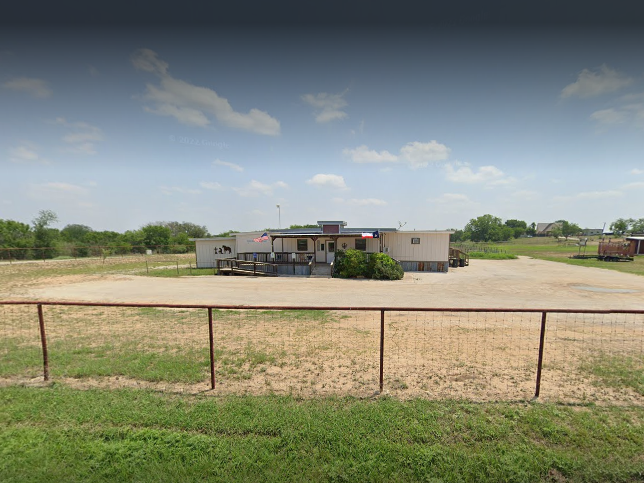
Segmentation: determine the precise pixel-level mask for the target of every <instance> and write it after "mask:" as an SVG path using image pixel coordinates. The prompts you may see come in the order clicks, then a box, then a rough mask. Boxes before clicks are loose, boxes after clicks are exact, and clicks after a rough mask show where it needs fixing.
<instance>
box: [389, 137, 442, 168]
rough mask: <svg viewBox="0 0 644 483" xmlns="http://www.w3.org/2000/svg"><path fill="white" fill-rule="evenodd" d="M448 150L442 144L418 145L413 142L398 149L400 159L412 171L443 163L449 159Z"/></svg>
mask: <svg viewBox="0 0 644 483" xmlns="http://www.w3.org/2000/svg"><path fill="white" fill-rule="evenodd" d="M449 152H450V149H449V148H448V147H447V146H445V145H444V144H440V143H438V142H436V141H430V142H428V143H420V142H418V141H414V142H411V143H407V144H406V145H405V146H403V147H402V148H401V149H400V157H401V158H402V159H403V160H405V161H406V162H407V163H408V164H409V166H410V167H411V168H412V169H416V168H424V167H425V166H427V165H428V164H429V163H435V162H436V161H444V160H446V159H447V158H448V157H449Z"/></svg>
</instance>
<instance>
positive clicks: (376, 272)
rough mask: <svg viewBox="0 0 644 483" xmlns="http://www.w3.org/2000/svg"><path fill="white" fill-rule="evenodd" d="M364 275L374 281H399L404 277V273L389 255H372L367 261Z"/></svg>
mask: <svg viewBox="0 0 644 483" xmlns="http://www.w3.org/2000/svg"><path fill="white" fill-rule="evenodd" d="M366 275H367V277H368V278H373V279H375V280H401V279H402V278H403V277H404V276H405V272H404V271H403V269H402V267H401V266H400V265H399V264H398V263H397V262H396V261H395V260H394V259H393V258H391V257H390V256H389V255H387V254H385V253H374V254H372V255H371V258H370V259H369V264H368V266H367V274H366Z"/></svg>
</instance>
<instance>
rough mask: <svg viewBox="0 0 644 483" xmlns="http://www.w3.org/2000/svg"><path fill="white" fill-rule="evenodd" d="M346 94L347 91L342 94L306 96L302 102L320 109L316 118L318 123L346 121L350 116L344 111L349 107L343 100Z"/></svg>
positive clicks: (322, 93)
mask: <svg viewBox="0 0 644 483" xmlns="http://www.w3.org/2000/svg"><path fill="white" fill-rule="evenodd" d="M346 93H347V91H344V92H343V93H341V94H328V93H326V92H320V93H319V94H315V95H314V94H304V95H303V96H302V100H303V101H304V102H306V103H307V104H309V105H311V106H313V107H314V108H316V109H318V111H317V112H316V116H315V120H316V121H317V122H330V121H335V120H337V119H344V118H346V117H347V116H348V115H347V113H346V112H344V111H343V110H342V109H343V108H345V107H346V106H347V101H345V100H344V99H343V96H344V95H345V94H346Z"/></svg>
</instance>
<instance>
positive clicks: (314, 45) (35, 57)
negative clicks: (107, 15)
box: [0, 22, 644, 233]
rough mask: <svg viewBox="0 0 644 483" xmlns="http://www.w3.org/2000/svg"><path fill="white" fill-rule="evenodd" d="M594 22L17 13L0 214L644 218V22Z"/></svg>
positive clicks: (4, 52)
mask: <svg viewBox="0 0 644 483" xmlns="http://www.w3.org/2000/svg"><path fill="white" fill-rule="evenodd" d="M591 27H592V28H591ZM591 27H584V28H581V27H579V28H568V27H567V26H565V25H563V26H561V25H554V26H553V25H536V26H535V25H532V26H530V28H517V26H516V25H513V24H512V23H511V22H510V23H508V24H505V25H501V26H498V25H497V26H491V25H456V26H451V25H450V24H449V23H446V24H439V25H435V24H432V25H423V24H422V23H420V24H414V25H409V26H405V25H389V26H387V25H386V24H385V25H383V26H379V27H377V28H376V27H372V28H365V27H364V26H363V25H360V24H352V23H348V24H342V25H334V24H329V25H315V26H312V27H311V28H310V29H307V28H299V29H294V28H292V26H291V27H289V26H284V27H282V28H263V29H257V28H254V27H252V26H250V25H249V26H245V25H236V26H231V27H229V28H207V26H204V25H198V26H195V27H194V28H188V27H186V26H181V27H178V26H172V25H170V26H165V27H163V28H161V27H159V28H151V27H150V26H148V25H146V24H141V25H128V26H124V27H122V28H118V29H117V28H116V27H115V26H107V27H105V28H102V29H99V28H97V29H94V30H93V29H80V28H79V29H74V28H69V29H64V28H62V27H56V26H53V27H52V28H51V29H49V30H44V31H43V30H39V31H36V29H35V27H34V28H33V29H29V28H15V29H10V28H9V29H7V28H5V29H2V33H0V125H1V126H2V129H1V130H0V218H2V219H14V220H20V221H25V222H29V221H30V220H32V219H33V218H34V217H35V216H36V215H37V213H38V211H39V210H42V209H51V210H53V211H55V212H56V213H57V214H58V216H59V219H60V223H59V224H58V226H59V227H60V228H62V227H63V226H65V225H66V224H69V223H80V224H85V225H89V226H91V227H92V228H94V229H96V230H108V229H109V230H116V231H125V230H129V229H136V228H138V227H140V226H141V225H143V224H145V223H148V222H153V221H171V220H176V221H190V222H193V223H197V224H200V225H206V226H207V227H208V229H209V230H210V231H211V232H212V233H218V232H221V231H224V230H229V229H235V230H240V231H245V230H255V229H263V228H266V227H277V226H278V213H279V214H281V225H282V227H286V226H288V225H290V224H295V223H297V224H302V223H314V222H315V221H317V220H325V219H326V220H328V219H334V220H335V219H339V220H346V221H347V222H348V224H349V225H350V226H381V227H397V226H398V224H399V222H400V223H406V225H405V229H446V228H462V227H463V226H464V225H465V224H466V223H467V222H468V220H469V219H471V218H474V217H476V216H479V215H483V214H486V213H491V214H494V215H496V216H499V217H501V218H502V219H509V218H518V219H522V220H525V221H527V222H528V223H530V222H548V221H554V220H556V219H568V220H570V221H574V222H576V223H578V224H580V225H582V226H584V227H591V228H596V227H599V228H601V227H602V225H603V223H604V222H607V223H608V224H610V222H611V221H614V220H615V219H616V218H619V217H635V218H641V217H644V212H642V208H641V206H642V203H641V200H642V193H644V156H643V153H644V57H642V54H641V52H643V51H644V33H643V32H644V31H643V30H642V29H638V28H630V27H628V28H617V27H615V26H614V25H613V26H610V27H606V28H602V26H601V25H599V26H597V25H594V26H591ZM278 204H279V205H280V208H279V210H278V208H277V206H276V205H278Z"/></svg>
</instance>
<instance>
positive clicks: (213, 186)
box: [199, 181, 223, 191]
mask: <svg viewBox="0 0 644 483" xmlns="http://www.w3.org/2000/svg"><path fill="white" fill-rule="evenodd" d="M199 186H201V187H202V188H205V189H207V190H215V191H216V190H220V189H222V188H223V186H222V185H221V184H219V183H217V182H212V181H202V182H201V183H199Z"/></svg>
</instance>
